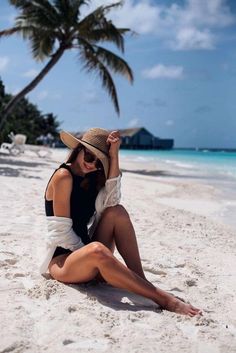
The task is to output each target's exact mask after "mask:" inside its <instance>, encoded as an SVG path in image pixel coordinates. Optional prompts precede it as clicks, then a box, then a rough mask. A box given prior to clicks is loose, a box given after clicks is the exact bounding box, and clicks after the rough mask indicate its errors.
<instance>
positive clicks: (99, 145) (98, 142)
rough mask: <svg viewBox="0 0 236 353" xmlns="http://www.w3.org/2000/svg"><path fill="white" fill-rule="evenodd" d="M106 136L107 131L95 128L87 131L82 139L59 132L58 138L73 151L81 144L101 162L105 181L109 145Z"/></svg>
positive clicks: (107, 168) (107, 169)
mask: <svg viewBox="0 0 236 353" xmlns="http://www.w3.org/2000/svg"><path fill="white" fill-rule="evenodd" d="M108 135H109V131H107V130H104V129H100V128H97V127H95V128H92V129H89V130H88V131H87V132H86V133H85V134H84V135H83V137H82V139H80V138H78V137H75V136H73V135H71V134H70V133H69V132H66V131H61V132H60V138H61V140H62V142H63V143H64V144H65V145H66V146H67V147H69V148H71V149H74V148H76V147H77V146H78V143H81V144H82V145H84V146H85V147H86V148H87V149H88V150H89V151H91V152H92V153H93V154H94V155H95V156H96V157H97V158H98V159H99V160H100V161H101V162H102V165H103V168H104V172H105V176H106V179H107V177H108V171H109V144H107V142H106V141H107V138H108Z"/></svg>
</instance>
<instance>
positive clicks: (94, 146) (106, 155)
mask: <svg viewBox="0 0 236 353" xmlns="http://www.w3.org/2000/svg"><path fill="white" fill-rule="evenodd" d="M80 141H82V142H86V143H87V144H88V145H90V146H92V147H94V148H96V149H97V150H99V151H100V152H102V153H104V154H105V155H106V156H107V157H109V155H108V153H106V152H104V151H103V150H101V149H100V148H98V147H97V146H94V145H92V144H91V143H89V142H87V141H85V140H80Z"/></svg>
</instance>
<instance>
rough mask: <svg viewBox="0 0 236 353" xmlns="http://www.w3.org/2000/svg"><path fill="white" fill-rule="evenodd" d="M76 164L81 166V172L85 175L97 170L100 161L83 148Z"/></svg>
mask: <svg viewBox="0 0 236 353" xmlns="http://www.w3.org/2000/svg"><path fill="white" fill-rule="evenodd" d="M76 163H78V164H79V167H80V170H81V172H82V173H84V174H88V173H91V172H94V171H95V170H97V169H98V168H97V164H98V159H97V157H96V156H95V155H94V154H93V153H92V152H90V151H89V150H88V149H86V148H85V147H83V148H82V149H81V151H80V152H79V153H78V155H77V158H76Z"/></svg>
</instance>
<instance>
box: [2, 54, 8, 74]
mask: <svg viewBox="0 0 236 353" xmlns="http://www.w3.org/2000/svg"><path fill="white" fill-rule="evenodd" d="M9 62H10V59H9V58H8V57H7V56H0V72H3V71H5V70H6V68H7V66H8V64H9Z"/></svg>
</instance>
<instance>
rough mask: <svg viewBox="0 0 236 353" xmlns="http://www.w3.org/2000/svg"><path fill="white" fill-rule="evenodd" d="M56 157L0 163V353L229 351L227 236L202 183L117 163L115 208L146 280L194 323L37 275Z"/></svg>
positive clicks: (232, 288) (231, 288) (235, 340)
mask: <svg viewBox="0 0 236 353" xmlns="http://www.w3.org/2000/svg"><path fill="white" fill-rule="evenodd" d="M65 155H66V153H65V151H63V150H54V151H53V153H52V156H51V157H50V158H39V157H37V156H35V155H33V154H32V155H30V154H28V155H24V156H20V157H19V156H18V157H10V156H7V155H0V185H1V196H0V198H1V204H0V215H1V216H0V219H1V223H0V237H1V250H0V264H1V266H0V271H1V279H0V296H1V300H0V303H1V304H0V313H1V340H0V353H6V352H14V353H21V352H32V353H37V352H47V353H54V352H58V353H62V352H63V353H64V352H96V353H98V352H110V351H113V352H132V353H141V352H147V353H149V352H150V353H151V352H155V353H156V352H163V353H169V352H181V353H184V352H186V353H190V352H194V353H218V352H222V353H223V352H224V353H225V352H227V353H233V352H236V315H235V314H236V253H235V249H236V237H235V233H236V231H235V228H234V227H233V226H230V225H227V224H225V222H224V220H223V218H221V217H220V214H221V213H222V203H221V202H219V192H218V190H217V189H216V188H214V187H213V186H212V185H208V184H207V183H205V184H204V183H198V182H197V181H196V180H190V179H185V178H175V177H174V176H173V174H172V175H170V174H168V173H164V171H163V170H162V168H161V166H160V169H159V170H154V167H153V166H152V165H150V164H146V165H145V170H143V167H142V166H140V165H138V164H137V163H133V164H132V163H131V162H130V161H129V162H127V161H126V160H125V159H121V168H122V170H123V176H122V204H123V205H124V206H125V207H126V208H127V210H128V212H129V213H130V216H131V219H132V221H133V224H134V227H135V230H136V235H137V239H138V243H139V248H140V253H141V259H142V263H143V267H144V270H145V274H146V276H147V278H148V279H149V280H150V281H151V282H152V283H153V284H154V285H156V286H159V287H160V288H162V289H164V290H167V291H169V292H170V293H172V294H174V295H176V296H178V297H181V298H183V299H185V300H186V301H189V302H191V303H192V304H193V305H195V306H197V307H199V308H202V309H203V313H204V314H203V316H201V317H200V316H198V317H194V318H189V317H185V316H181V315H177V314H174V313H170V312H167V311H162V310H160V309H159V308H158V307H157V306H156V305H155V304H154V303H153V302H151V301H150V300H147V299H144V298H141V297H139V296H137V295H135V294H132V293H128V292H126V291H124V290H120V289H116V288H113V287H111V286H110V285H107V284H95V283H94V282H90V283H88V284H83V285H65V284H62V283H59V282H57V281H55V280H53V279H51V278H50V276H48V278H44V277H42V276H41V275H40V274H39V269H38V266H39V264H40V262H41V259H42V257H43V254H44V246H45V245H44V237H45V234H46V221H45V215H44V200H43V194H44V189H45V187H46V183H47V181H48V178H49V177H50V175H51V174H52V171H53V170H54V169H55V168H56V167H57V166H58V163H60V162H62V161H63V160H64V157H65ZM115 254H116V256H117V257H118V258H120V256H119V254H118V253H117V252H116V253H115Z"/></svg>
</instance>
